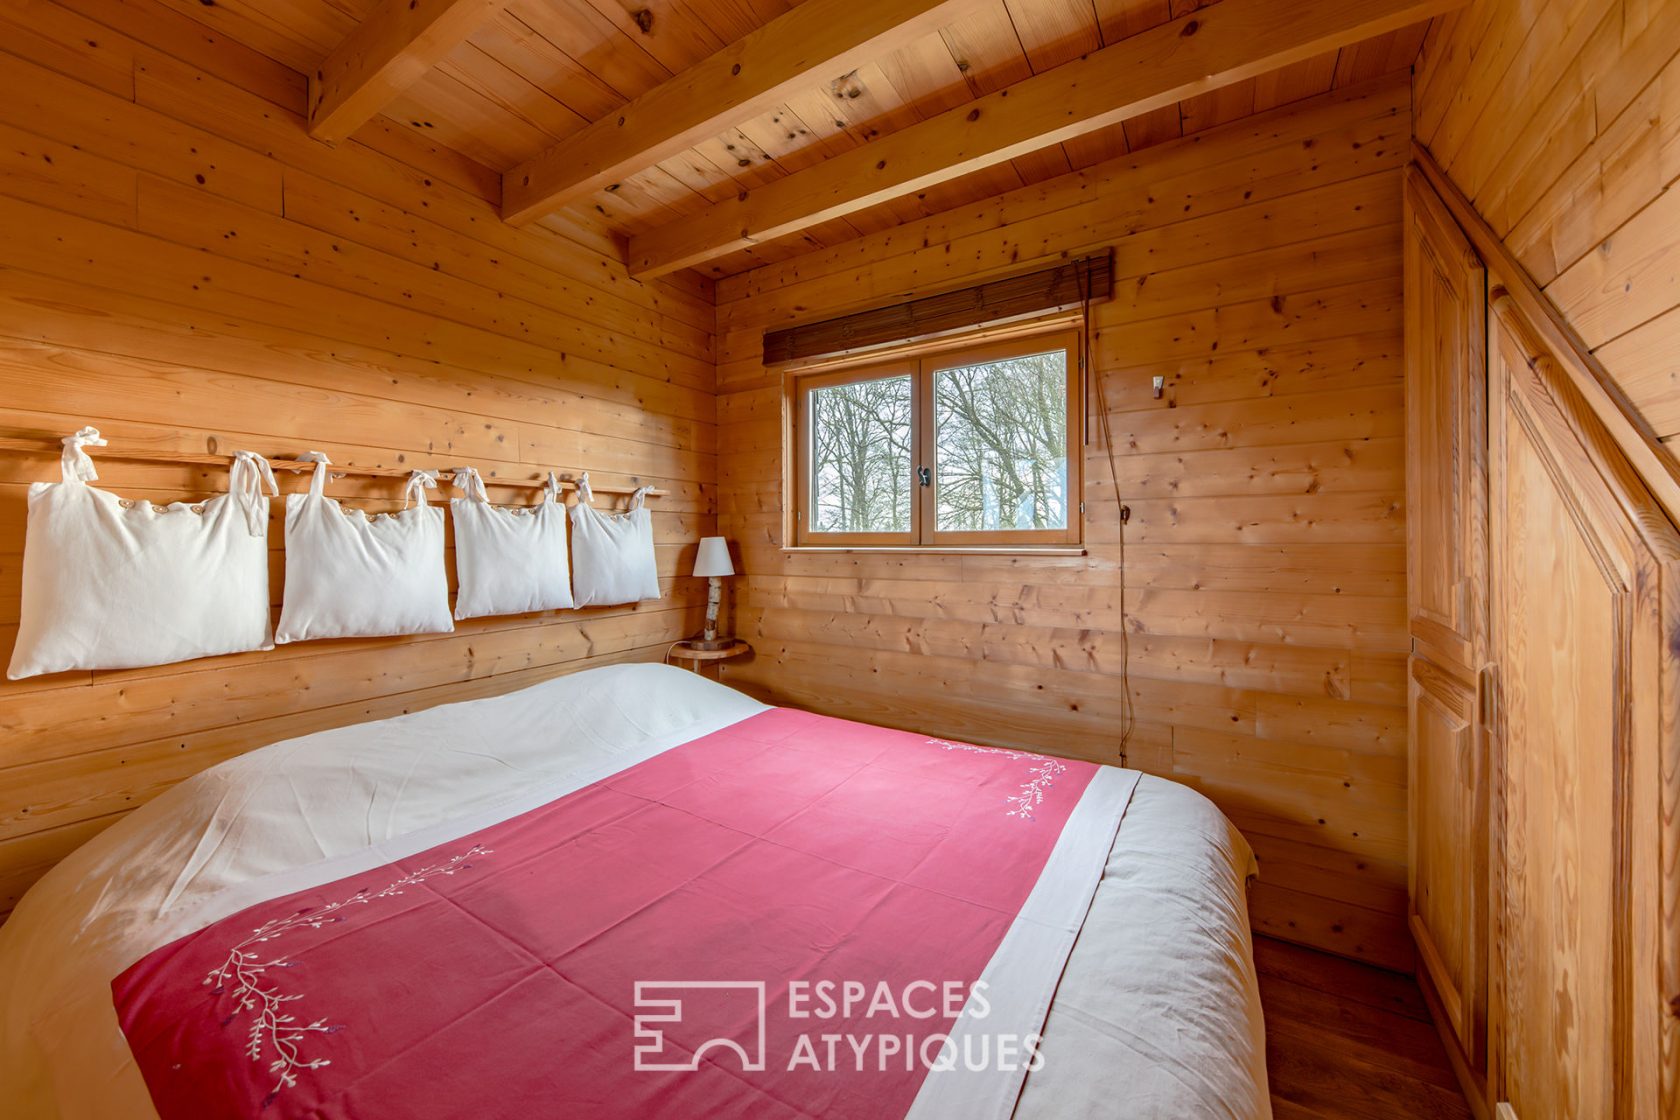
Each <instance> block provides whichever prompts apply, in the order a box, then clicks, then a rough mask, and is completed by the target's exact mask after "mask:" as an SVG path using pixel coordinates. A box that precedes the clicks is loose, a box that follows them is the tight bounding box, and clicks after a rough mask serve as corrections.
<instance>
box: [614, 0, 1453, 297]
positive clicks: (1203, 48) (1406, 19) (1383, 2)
mask: <svg viewBox="0 0 1680 1120" xmlns="http://www.w3.org/2000/svg"><path fill="white" fill-rule="evenodd" d="M1464 2H1465V0H1291V2H1289V3H1279V2H1278V0H1222V2H1221V3H1219V4H1217V5H1214V6H1212V7H1210V8H1205V9H1203V10H1201V11H1198V12H1195V13H1193V14H1190V15H1187V16H1183V17H1181V18H1179V19H1176V20H1173V21H1171V22H1169V23H1166V24H1162V25H1161V26H1159V27H1156V28H1153V29H1152V30H1149V31H1145V32H1143V33H1142V34H1139V35H1134V36H1132V37H1130V38H1128V39H1124V40H1122V41H1120V42H1118V43H1116V44H1114V45H1113V46H1110V47H1106V48H1104V49H1102V50H1100V51H1095V52H1093V53H1091V54H1089V55H1086V56H1084V57H1082V58H1080V59H1077V60H1075V61H1073V62H1069V63H1067V64H1065V65H1063V66H1059V67H1057V68H1056V69H1054V70H1049V71H1046V72H1045V73H1043V74H1040V75H1037V76H1035V77H1032V78H1028V79H1026V80H1025V81H1022V82H1019V83H1017V84H1015V85H1013V86H1010V87H1008V88H1006V89H1002V90H999V91H997V92H996V93H992V94H990V95H988V96H986V97H982V98H980V99H978V100H976V101H973V102H971V103H969V104H966V105H959V106H957V107H956V108H954V109H950V110H948V111H946V112H944V113H941V114H939V115H938V116H935V117H932V118H930V119H928V120H926V121H923V122H921V123H919V124H914V125H911V126H910V127H908V128H905V129H902V130H900V131H898V132H894V133H891V134H889V135H887V136H885V137H883V138H881V139H879V140H876V141H874V142H872V143H869V144H865V145H863V146H862V147H859V148H854V149H852V150H851V151H849V152H845V153H843V154H841V155H838V156H835V157H833V158H832V159H829V160H826V161H824V162H823V163H821V164H818V165H817V166H815V167H811V168H808V169H806V170H803V171H799V172H796V173H794V174H792V175H789V176H787V177H786V178H783V179H778V180H776V181H774V182H771V183H767V184H765V185H764V186H762V187H759V188H757V189H755V190H753V191H750V192H747V193H745V194H743V195H741V196H740V197H739V198H738V199H734V200H730V201H727V202H723V203H720V204H718V205H715V206H713V207H711V208H710V209H708V210H706V211H705V212H703V213H700V214H696V215H694V216H692V217H688V218H684V219H683V220H682V221H680V222H674V223H672V224H670V225H667V226H662V227H660V228H659V229H655V230H652V231H650V232H648V233H645V234H642V235H640V236H637V237H632V238H631V239H630V247H629V253H628V264H629V268H630V272H631V274H632V275H634V276H659V275H664V274H666V273H670V272H674V271H676V270H678V269H682V268H688V267H693V266H695V265H701V264H704V263H705V262H707V261H710V260H714V259H716V258H718V257H721V256H723V255H725V254H727V253H731V252H734V251H736V250H739V249H743V248H746V247H748V246H751V245H754V244H757V243H759V242H763V241H770V240H774V239H775V238H778V237H785V236H787V235H789V234H793V233H797V232H798V231H800V230H802V229H806V228H809V227H810V226H814V225H817V224H818V223H821V222H825V221H829V220H831V219H834V218H840V217H844V216H845V215H847V214H851V213H854V212H856V211H859V210H862V209H865V208H867V207H870V206H874V205H877V204H879V203H882V202H886V201H888V200H890V199H893V198H898V197H902V196H903V195H907V194H912V193H914V192H916V191H920V190H925V189H927V188H928V187H931V186H934V185H935V184H938V183H942V182H946V181H948V180H951V179H955V178H957V177H959V176H962V175H966V174H968V173H970V172H973V171H978V170H980V169H982V168H985V167H990V166H993V165H995V164H998V163H1002V162H1004V161H1006V160H1010V159H1014V158H1015V157H1017V156H1021V155H1025V154H1026V153H1028V152H1031V151H1034V150H1037V149H1039V148H1044V147H1047V146H1049V145H1051V144H1057V143H1061V142H1062V141H1064V140H1070V139H1073V138H1074V137H1077V136H1081V135H1084V134H1086V133H1089V132H1094V131H1096V130H1097V129H1100V128H1104V127H1106V126H1108V125H1112V124H1116V123H1118V122H1120V121H1122V120H1125V119H1126V118H1128V117H1132V116H1136V115H1137V114H1139V113H1145V112H1148V111H1150V110H1152V109H1157V108H1161V107H1163V106H1166V105H1171V104H1174V103H1176V102H1178V101H1180V100H1182V99H1184V98H1186V97H1191V96H1194V95H1196V94H1199V93H1206V92H1208V91H1209V90H1214V89H1218V88H1220V87H1222V86H1227V85H1231V84H1233V83H1236V82H1240V81H1242V80H1244V79H1247V78H1252V77H1255V76H1256V75H1259V74H1264V73H1267V72H1268V71H1272V70H1276V69H1278V68H1280V67H1283V66H1287V65H1289V64H1291V63H1294V62H1299V61H1302V60H1304V59H1308V58H1312V57H1314V56H1316V55H1319V54H1322V53H1324V52H1327V51H1333V50H1336V49H1338V48H1340V47H1343V46H1346V45H1348V44H1351V43H1356V42H1359V41H1361V40H1363V39H1368V38H1371V37H1373V36H1376V35H1380V34H1383V33H1385V32H1388V31H1393V30H1396V29H1398V28H1401V27H1406V26H1408V25H1410V24H1413V23H1417V22H1420V21H1422V20H1426V19H1429V18H1431V17H1433V16H1436V15H1440V14H1441V13H1442V12H1446V11H1449V10H1451V9H1453V8H1456V7H1459V6H1461V5H1462V4H1463V3H1464ZM798 10H802V9H796V11H798Z"/></svg>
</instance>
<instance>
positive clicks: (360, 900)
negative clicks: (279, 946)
mask: <svg viewBox="0 0 1680 1120" xmlns="http://www.w3.org/2000/svg"><path fill="white" fill-rule="evenodd" d="M490 853H491V849H489V848H484V847H480V846H479V845H477V844H474V845H473V846H472V847H471V848H469V849H467V850H466V851H464V852H462V853H461V854H459V855H456V856H451V857H450V858H449V859H447V860H445V861H444V862H442V863H438V864H433V865H432V866H430V867H422V868H420V869H419V870H417V871H411V872H409V873H408V874H406V875H404V876H403V877H402V878H400V879H398V880H396V881H395V882H393V883H391V884H389V885H387V886H385V887H382V888H380V889H379V890H377V891H376V890H373V889H372V888H370V887H363V888H362V889H361V890H359V891H357V892H356V893H355V894H353V895H351V896H350V897H349V898H345V899H340V900H339V901H337V902H330V903H328V904H327V905H325V906H322V907H320V908H319V909H316V908H315V907H305V908H303V909H302V910H299V911H298V912H297V913H295V914H292V915H290V916H289V917H285V918H273V919H270V920H269V921H266V922H264V923H263V924H262V925H261V926H259V927H258V928H257V929H255V930H252V931H251V936H249V937H247V938H246V939H245V940H243V941H241V942H240V943H239V944H237V945H235V946H234V947H233V948H232V949H230V950H229V951H228V955H227V960H225V961H223V962H222V965H221V967H220V968H216V969H214V970H212V971H211V973H210V974H209V975H208V976H206V977H205V978H204V983H205V984H214V985H215V988H214V989H213V990H212V991H211V993H210V995H211V997H212V999H219V998H220V997H221V996H223V995H224V994H230V993H231V995H232V997H233V1010H232V1011H231V1012H230V1013H229V1014H228V1016H227V1018H225V1019H223V1020H222V1026H223V1027H226V1026H229V1025H230V1024H232V1023H233V1021H234V1020H235V1019H237V1018H239V1016H240V1015H241V1014H242V1013H244V1012H247V1011H249V1012H252V1013H254V1014H253V1018H252V1021H251V1031H250V1034H249V1035H247V1036H246V1043H245V1052H246V1054H247V1055H248V1056H249V1057H250V1059H251V1060H252V1061H253V1062H260V1061H262V1058H263V1052H264V1050H265V1049H266V1050H270V1051H272V1052H273V1053H274V1059H273V1061H271V1062H269V1065H268V1068H269V1071H270V1072H271V1073H274V1074H275V1075H276V1078H277V1079H276V1081H275V1083H274V1088H273V1089H271V1090H269V1093H268V1096H266V1097H264V1098H263V1103H262V1106H263V1108H265V1109H266V1108H267V1107H268V1106H269V1105H271V1104H273V1103H274V1101H275V1099H276V1098H277V1097H279V1095H280V1091H281V1090H282V1089H289V1088H291V1087H293V1086H295V1085H296V1084H297V1073H298V1071H299V1070H311V1069H320V1068H321V1067H322V1066H327V1065H331V1064H332V1062H331V1060H330V1059H327V1058H308V1059H306V1058H304V1057H303V1055H302V1053H301V1051H300V1050H299V1045H298V1044H299V1043H301V1042H303V1040H304V1038H305V1037H306V1036H308V1035H310V1034H337V1033H338V1032H339V1031H341V1030H343V1029H344V1027H343V1025H342V1024H336V1025H329V1024H328V1023H327V1021H326V1020H325V1019H316V1020H315V1021H314V1022H312V1023H300V1022H298V1021H297V1017H296V1016H295V1015H292V1014H290V1013H288V1012H286V1011H285V1010H283V1008H284V1007H285V1005H286V1004H288V1003H291V1002H293V1001H294V1000H300V999H302V998H303V995H304V993H302V992H290V993H288V992H285V991H283V990H282V988H281V987H280V986H279V985H277V984H276V985H272V986H267V987H265V986H264V984H263V981H264V978H265V977H266V976H267V975H268V972H269V970H270V969H284V968H295V967H297V966H296V964H295V963H294V962H292V961H290V960H288V959H287V958H286V957H285V955H281V956H278V957H274V958H272V959H270V960H259V959H258V958H259V957H261V956H264V955H265V951H264V950H261V949H258V948H256V946H258V945H261V944H264V943H266V942H270V941H277V940H279V939H280V938H281V937H283V936H285V935H286V934H288V933H295V932H296V931H298V930H303V929H320V928H321V927H322V926H324V925H328V924H330V923H333V922H342V921H344V920H345V918H346V915H345V914H344V911H345V910H346V909H347V908H348V907H351V906H365V905H367V904H368V903H370V902H376V901H378V900H380V899H385V898H394V897H395V896H397V895H400V894H402V893H403V888H405V887H412V886H415V885H417V884H420V883H424V882H425V881H426V880H427V879H433V878H436V877H438V876H444V875H453V874H455V872H457V871H465V870H467V869H468V868H470V867H472V864H471V863H469V862H467V861H468V860H470V859H472V858H473V857H475V856H487V855H489V854H490Z"/></svg>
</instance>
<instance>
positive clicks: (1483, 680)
mask: <svg viewBox="0 0 1680 1120" xmlns="http://www.w3.org/2000/svg"><path fill="white" fill-rule="evenodd" d="M1476 707H1477V714H1478V716H1479V717H1480V719H1481V722H1482V726H1483V727H1485V728H1487V729H1488V730H1489V731H1490V732H1491V731H1494V730H1496V728H1497V727H1498V723H1499V673H1498V671H1497V669H1496V668H1495V667H1494V666H1492V665H1484V666H1482V671H1481V672H1480V673H1478V674H1476Z"/></svg>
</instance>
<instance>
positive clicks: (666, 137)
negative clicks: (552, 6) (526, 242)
mask: <svg viewBox="0 0 1680 1120" xmlns="http://www.w3.org/2000/svg"><path fill="white" fill-rule="evenodd" d="M977 2H978V0H806V2H805V3H803V4H801V5H799V6H798V7H797V8H794V9H793V10H792V11H790V12H786V13H784V14H782V15H780V16H778V17H776V18H775V19H773V20H771V21H770V22H769V23H767V24H765V25H764V26H763V27H761V28H759V29H758V30H757V31H754V32H753V33H752V34H750V35H747V36H746V37H745V38H742V39H737V40H736V41H735V42H733V43H731V44H729V45H728V46H727V47H724V48H723V49H722V50H720V51H718V52H717V53H716V54H714V55H712V56H711V57H709V58H707V59H705V60H703V61H701V62H698V63H696V64H695V65H693V66H691V67H689V68H688V69H687V70H684V71H683V72H682V73H680V74H677V75H675V76H674V77H672V78H671V79H670V80H669V81H666V82H664V83H662V84H660V85H658V86H656V87H654V88H653V89H651V90H649V91H648V92H646V93H644V94H642V95H641V96H640V97H638V98H636V99H635V100H634V101H631V102H630V103H629V104H628V105H625V106H624V107H623V108H621V109H619V111H618V112H616V113H611V114H609V115H607V116H605V117H603V118H601V119H600V120H598V121H595V122H593V123H591V124H590V125H589V126H588V127H587V128H584V129H583V130H582V131H580V132H579V133H577V135H575V136H571V137H568V138H567V139H565V140H563V141H561V142H560V143H559V144H556V145H555V146H554V147H552V148H549V149H548V150H547V151H544V152H542V153H540V154H539V155H536V156H534V157H532V158H531V159H529V160H527V161H526V162H524V163H522V164H520V165H519V166H518V167H515V168H514V169H513V170H511V171H509V172H507V173H506V174H505V175H503V176H502V217H503V218H505V219H506V220H507V221H510V222H528V221H531V220H533V219H535V218H540V217H542V216H543V215H544V214H547V213H551V212H553V211H555V210H558V209H559V208H560V207H562V206H565V205H567V204H568V203H572V202H576V201H577V200H578V199H580V198H587V197H588V196H589V195H592V194H594V193H595V192H596V191H599V190H603V189H605V188H607V187H610V186H612V184H614V183H616V182H618V181H619V180H621V179H623V178H625V177H626V176H629V175H633V174H635V173H636V172H638V171H644V170H646V169H647V168H649V167H652V166H653V165H654V164H656V163H658V162H660V161H661V160H665V159H669V158H670V157H672V156H674V155H676V154H677V153H679V152H681V151H683V150H685V149H687V148H692V147H693V146H694V145H695V144H698V143H700V142H701V141H703V140H706V139H708V138H710V137H712V136H716V135H717V134H718V133H720V132H723V131H725V130H727V129H729V128H731V127H733V126H735V125H738V124H740V123H741V122H742V121H746V120H750V119H752V118H753V117H755V116H758V115H759V114H761V113H764V112H767V111H769V110H770V109H773V108H775V107H776V106H777V105H779V104H780V103H782V102H783V101H786V100H787V98H788V96H789V95H790V94H793V93H796V92H800V91H803V90H806V89H809V88H811V87H813V86H818V85H821V84H822V83H823V82H826V81H830V80H832V79H834V78H838V77H840V76H841V75H842V74H844V73H846V72H847V71H849V70H855V69H857V68H858V66H860V65H862V64H863V63H865V62H868V61H871V60H874V59H877V58H880V57H881V56H883V55H887V54H891V53H892V52H893V51H895V50H897V49H898V48H899V47H902V46H904V45H905V44H907V43H910V42H913V41H914V40H916V39H919V38H921V37H922V36H924V35H931V34H933V33H934V32H936V31H938V30H939V29H940V28H941V27H944V26H945V25H946V24H949V23H950V22H952V21H953V20H955V19H956V18H957V17H958V16H960V15H962V14H963V12H964V11H966V10H968V9H970V8H973V7H975V6H976V4H977Z"/></svg>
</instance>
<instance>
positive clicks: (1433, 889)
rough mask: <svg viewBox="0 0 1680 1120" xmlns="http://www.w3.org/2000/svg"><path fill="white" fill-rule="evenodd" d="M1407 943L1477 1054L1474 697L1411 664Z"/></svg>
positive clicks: (1481, 771)
mask: <svg viewBox="0 0 1680 1120" xmlns="http://www.w3.org/2000/svg"><path fill="white" fill-rule="evenodd" d="M1410 700H1411V729H1412V752H1411V773H1410V796H1411V798H1412V800H1413V805H1412V837H1411V876H1412V884H1411V887H1412V890H1411V894H1412V912H1411V927H1412V937H1413V940H1415V941H1416V942H1417V947H1418V958H1419V960H1420V962H1421V963H1422V965H1423V967H1424V968H1425V969H1427V970H1428V972H1429V978H1430V980H1431V982H1432V983H1433V985H1434V987H1435V992H1436V994H1437V995H1438V996H1439V997H1440V1001H1441V1006H1442V1009H1443V1010H1444V1011H1445V1013H1446V1017H1447V1020H1448V1022H1449V1024H1450V1026H1451V1028H1452V1031H1453V1033H1454V1035H1456V1036H1457V1038H1458V1042H1459V1046H1460V1048H1461V1049H1462V1050H1463V1052H1464V1054H1465V1055H1466V1057H1467V1058H1469V1059H1472V1060H1479V1059H1480V1057H1481V1043H1482V1038H1483V1034H1482V1028H1483V1027H1484V1026H1485V1023H1486V1019H1485V1015H1486V1008H1485V992H1486V979H1485V977H1486V967H1487V966H1486V960H1485V954H1484V947H1485V945H1486V921H1487V907H1486V895H1485V890H1486V872H1487V861H1486V859H1485V858H1483V857H1484V856H1485V853H1486V850H1487V847H1486V846H1487V812H1486V807H1487V794H1486V774H1487V767H1486V765H1485V763H1484V760H1483V757H1482V745H1483V737H1482V735H1481V734H1480V729H1479V727H1478V725H1477V720H1476V715H1477V713H1476V707H1477V700H1476V691H1475V689H1474V688H1472V687H1470V686H1469V685H1467V684H1466V683H1465V682H1463V681H1461V680H1459V679H1457V678H1456V677H1454V676H1452V675H1450V674H1448V673H1446V672H1444V671H1442V670H1441V669H1440V668H1439V667H1438V666H1436V665H1435V664H1434V663H1433V662H1431V661H1428V660H1426V659H1424V658H1421V657H1413V658H1412V660H1411V682H1410Z"/></svg>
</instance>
